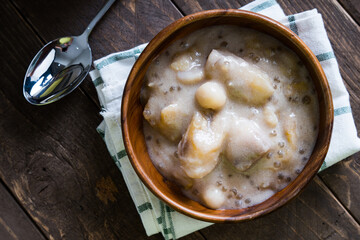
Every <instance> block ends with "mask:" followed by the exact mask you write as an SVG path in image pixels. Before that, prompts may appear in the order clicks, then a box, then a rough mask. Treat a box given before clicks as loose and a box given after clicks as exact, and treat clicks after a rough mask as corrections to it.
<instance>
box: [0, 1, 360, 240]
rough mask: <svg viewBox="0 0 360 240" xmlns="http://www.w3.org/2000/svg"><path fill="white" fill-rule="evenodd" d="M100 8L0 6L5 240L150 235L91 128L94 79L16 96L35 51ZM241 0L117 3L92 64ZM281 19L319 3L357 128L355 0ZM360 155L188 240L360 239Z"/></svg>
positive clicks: (75, 30) (296, 5) (299, 4)
mask: <svg viewBox="0 0 360 240" xmlns="http://www.w3.org/2000/svg"><path fill="white" fill-rule="evenodd" d="M103 2H104V1H97V0H78V1H70V0H62V1H48V0H38V1H27V0H3V1H2V4H1V7H0V29H1V31H0V55H1V59H0V61H1V62H0V70H1V88H0V136H1V137H0V239H3V240H4V239H27V240H33V239H162V236H161V235H160V234H157V235H154V236H151V237H147V236H146V234H145V231H144V229H143V226H142V224H141V221H140V218H139V216H138V214H137V211H136V208H135V206H134V204H133V202H132V200H131V198H130V195H129V192H128V190H127V188H126V186H125V183H124V180H123V178H122V176H121V174H120V172H119V171H118V169H117V167H116V166H115V164H114V162H113V160H112V159H111V157H110V156H109V154H108V152H107V149H106V146H105V144H104V143H103V141H102V139H101V137H100V136H99V135H98V134H97V132H96V131H95V128H96V127H97V125H98V124H99V123H100V122H101V120H102V118H101V116H100V115H99V111H100V107H99V103H98V100H97V96H96V92H95V89H94V87H93V85H92V83H91V81H90V79H89V77H88V78H87V79H86V80H85V81H84V82H83V83H82V85H81V86H80V87H79V88H78V89H77V90H75V91H74V92H73V93H72V94H70V95H69V96H68V97H66V98H64V99H63V100H61V101H59V102H56V103H54V104H51V105H48V106H43V107H36V106H32V105H30V104H28V103H27V102H26V101H25V99H24V97H23V95H22V84H23V77H24V74H25V71H26V69H27V66H28V64H29V63H30V61H31V59H32V57H33V56H34V54H35V53H36V52H37V51H38V50H39V49H40V47H41V46H42V45H43V44H44V43H46V42H48V41H50V40H52V39H55V38H57V37H60V36H66V35H78V34H80V33H81V32H82V30H84V29H85V27H86V26H87V24H88V23H89V22H90V20H91V19H92V18H93V17H94V16H95V15H96V13H97V11H98V10H99V9H100V7H101V6H102V5H103ZM247 2H249V1H245V0H240V1H236V0H227V1H224V0H210V1H209V0H199V1H192V0H151V1H149V0H143V1H140V0H139V1H136V0H123V1H120V0H119V1H117V2H116V3H115V4H114V5H113V7H112V8H111V9H110V11H109V12H108V13H107V14H106V15H105V17H104V18H103V20H102V21H101V22H100V23H99V24H98V26H97V27H96V28H95V29H94V31H93V33H92V35H91V37H90V45H91V47H92V50H93V58H94V59H97V58H100V57H102V56H104V55H107V54H109V53H112V52H116V51H120V50H125V49H128V48H131V47H134V46H136V45H138V44H141V43H144V42H147V41H149V40H150V39H151V38H152V37H153V36H154V35H155V34H156V33H158V32H159V31H160V30H161V29H162V28H164V27H165V26H167V25H168V24H169V23H171V22H172V21H174V20H175V19H178V18H181V17H182V16H184V15H186V14H190V13H194V12H198V11H201V10H206V9H214V8H239V7H241V6H242V5H244V4H246V3H247ZM279 3H280V5H281V6H282V7H283V8H284V11H285V13H286V14H292V13H297V12H301V11H304V10H308V9H312V8H317V9H318V10H319V11H320V13H321V14H322V16H323V18H324V22H325V26H326V29H327V31H328V36H329V38H330V41H331V43H332V45H333V48H334V51H335V55H336V57H337V59H338V62H339V65H340V70H341V74H342V77H343V79H344V82H345V85H346V87H347V89H348V91H349V93H350V96H351V104H352V110H353V114H354V118H355V122H356V124H357V129H358V131H359V130H360V108H359V104H360V97H359V96H360V83H359V76H360V67H359V66H360V52H359V43H360V27H359V23H360V13H359V10H360V6H359V5H360V4H359V2H358V0H350V1H349V0H338V1H336V0H318V1H315V0H297V1H291V2H290V1H284V0H281V1H279ZM359 182H360V154H359V153H358V154H355V155H354V156H351V157H349V158H347V159H345V160H344V161H342V162H340V163H338V164H336V165H335V166H333V167H331V168H329V169H327V170H325V171H323V172H322V173H320V174H319V175H318V176H317V177H315V179H314V180H313V181H312V182H311V184H310V185H309V186H308V187H307V188H306V190H305V191H304V192H303V193H302V194H301V195H300V196H299V197H298V198H296V199H295V200H293V201H292V202H290V203H289V204H287V205H286V206H284V207H283V208H281V209H279V210H277V211H275V212H273V213H271V214H269V215H267V216H265V217H262V218H258V219H256V220H253V221H250V222H245V223H237V224H216V225H213V226H211V227H208V228H205V229H203V230H201V231H197V232H195V233H193V234H190V235H188V236H186V237H184V239H209V240H210V239H306V240H307V239H360V226H359V221H360V194H359V192H360V185H359Z"/></svg>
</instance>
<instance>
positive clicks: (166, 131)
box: [159, 103, 189, 141]
mask: <svg viewBox="0 0 360 240" xmlns="http://www.w3.org/2000/svg"><path fill="white" fill-rule="evenodd" d="M188 117H189V116H188V114H187V112H185V111H183V109H181V107H180V106H179V104H178V103H173V104H170V105H168V106H166V107H164V108H163V109H162V110H161V113H160V122H159V129H160V131H161V133H162V134H163V135H164V136H166V137H167V138H168V139H169V140H171V141H178V140H180V138H181V135H182V134H183V133H184V132H185V129H186V122H187V121H186V119H187V118H188Z"/></svg>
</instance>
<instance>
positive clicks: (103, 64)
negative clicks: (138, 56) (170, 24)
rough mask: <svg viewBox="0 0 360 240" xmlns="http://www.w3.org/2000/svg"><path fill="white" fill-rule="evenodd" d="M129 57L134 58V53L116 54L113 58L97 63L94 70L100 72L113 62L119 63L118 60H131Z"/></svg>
mask: <svg viewBox="0 0 360 240" xmlns="http://www.w3.org/2000/svg"><path fill="white" fill-rule="evenodd" d="M131 57H134V52H133V51H126V52H122V53H119V54H116V55H114V56H111V57H109V58H107V59H105V60H103V61H101V62H100V63H98V64H97V65H96V68H97V69H98V70H100V69H102V68H103V67H106V66H107V65H110V64H112V63H114V62H117V61H120V60H123V59H126V58H131Z"/></svg>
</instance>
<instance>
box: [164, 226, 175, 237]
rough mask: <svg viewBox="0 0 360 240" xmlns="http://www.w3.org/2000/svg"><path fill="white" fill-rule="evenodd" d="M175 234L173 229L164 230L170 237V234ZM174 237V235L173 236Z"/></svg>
mask: <svg viewBox="0 0 360 240" xmlns="http://www.w3.org/2000/svg"><path fill="white" fill-rule="evenodd" d="M172 233H173V230H172V229H171V228H165V229H164V234H167V235H169V234H172ZM173 236H174V235H173ZM173 239H176V238H175V237H173Z"/></svg>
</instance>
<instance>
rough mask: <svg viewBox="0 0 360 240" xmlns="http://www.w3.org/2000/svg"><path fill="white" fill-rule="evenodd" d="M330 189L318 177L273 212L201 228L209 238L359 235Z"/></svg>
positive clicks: (345, 236) (335, 237)
mask: <svg viewBox="0 0 360 240" xmlns="http://www.w3.org/2000/svg"><path fill="white" fill-rule="evenodd" d="M328 191H329V190H328V189H327V187H326V186H325V185H324V184H323V183H322V181H321V180H320V179H319V177H316V178H315V180H314V181H312V182H311V183H310V184H309V186H308V187H307V188H306V190H305V191H304V192H303V193H301V195H300V196H299V197H298V198H296V199H295V200H293V201H292V202H290V203H289V204H287V205H285V206H284V207H282V208H281V209H279V210H277V211H275V212H273V213H270V214H268V215H266V216H264V217H261V218H258V219H255V220H252V221H249V222H244V223H237V224H231V225H230V224H229V225H224V224H216V225H213V226H211V227H209V228H206V229H203V230H201V232H202V233H203V234H204V236H205V238H206V239H207V240H213V239H214V240H215V239H242V238H244V239H249V240H250V239H264V240H266V239H269V240H272V239H305V240H311V239H358V238H359V237H360V227H359V225H358V224H357V222H356V221H355V220H354V219H353V218H352V217H351V216H350V215H349V214H348V213H347V212H346V211H345V210H344V209H343V208H342V207H341V205H340V204H339V203H338V202H337V201H336V199H335V198H331V197H329V195H330V194H331V193H330V192H328Z"/></svg>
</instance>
